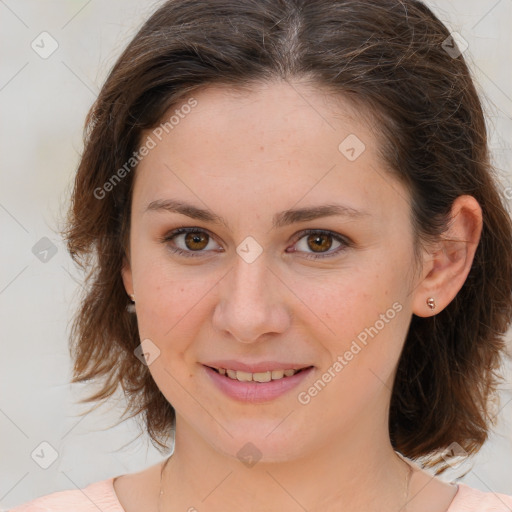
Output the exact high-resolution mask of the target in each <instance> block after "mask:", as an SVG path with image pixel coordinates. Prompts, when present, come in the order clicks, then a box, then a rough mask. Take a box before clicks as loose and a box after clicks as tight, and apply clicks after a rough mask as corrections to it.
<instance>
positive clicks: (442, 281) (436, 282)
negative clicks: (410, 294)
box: [412, 195, 483, 317]
mask: <svg viewBox="0 0 512 512" xmlns="http://www.w3.org/2000/svg"><path fill="white" fill-rule="evenodd" d="M482 224H483V221H482V209H481V207H480V205H479V204H478V201H477V200H476V199H475V198H474V197H472V196H469V195H463V196H459V197H458V198H457V199H456V200H455V201H454V203H453V205H452V209H451V221H450V223H449V227H448V229H447V231H445V232H444V233H443V235H442V238H441V239H440V240H439V241H438V242H437V243H436V244H435V245H434V247H433V250H432V248H431V250H430V251H429V253H428V254H425V258H424V265H423V272H422V277H421V280H420V282H419V284H417V286H416V288H415V290H414V298H413V303H412V305H413V308H412V311H413V313H414V314H415V315H417V316H420V317H427V316H432V315H435V314H437V313H439V312H440V311H442V310H443V309H444V308H445V307H446V306H447V305H448V304H449V303H450V302H451V301H452V300H453V299H454V298H455V296H456V295H457V293H458V292H459V290H460V289H461V288H462V286H463V285H464V282H465V281H466V278H467V276H468V274H469V271H470V270H471V265H472V264H473V258H474V256H475V252H476V248H477V246H478V242H479V241H480V235H481V232H482ZM429 297H432V298H434V300H435V308H434V309H433V310H431V308H430V307H429V306H428V305H427V302H426V301H427V299H428V298H429Z"/></svg>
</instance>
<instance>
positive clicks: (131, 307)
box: [126, 293, 135, 313]
mask: <svg viewBox="0 0 512 512" xmlns="http://www.w3.org/2000/svg"><path fill="white" fill-rule="evenodd" d="M130 299H131V300H132V302H131V304H128V305H127V306H126V311H128V313H135V295H134V294H133V293H130Z"/></svg>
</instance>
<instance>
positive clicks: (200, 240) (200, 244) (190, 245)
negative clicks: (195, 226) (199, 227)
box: [184, 231, 209, 251]
mask: <svg viewBox="0 0 512 512" xmlns="http://www.w3.org/2000/svg"><path fill="white" fill-rule="evenodd" d="M208 239H209V236H208V235H207V234H206V233H204V232H202V231H201V232H195V233H186V235H185V239H184V240H185V246H186V247H187V249H190V250H191V251H200V250H202V249H204V248H205V247H206V246H207V245H208Z"/></svg>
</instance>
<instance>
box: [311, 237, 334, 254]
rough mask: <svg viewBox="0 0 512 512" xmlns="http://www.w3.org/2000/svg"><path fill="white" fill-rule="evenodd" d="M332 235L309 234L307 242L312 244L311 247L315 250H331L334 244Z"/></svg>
mask: <svg viewBox="0 0 512 512" xmlns="http://www.w3.org/2000/svg"><path fill="white" fill-rule="evenodd" d="M331 239H332V235H326V234H319V235H309V236H308V238H307V243H308V244H310V245H309V247H310V248H311V249H312V250H313V251H315V252H324V250H329V249H330V248H331V246H332V240H331Z"/></svg>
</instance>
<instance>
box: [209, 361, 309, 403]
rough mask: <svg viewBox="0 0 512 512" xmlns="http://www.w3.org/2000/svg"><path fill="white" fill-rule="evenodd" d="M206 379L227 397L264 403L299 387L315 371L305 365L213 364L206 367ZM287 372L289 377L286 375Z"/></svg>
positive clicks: (268, 363)
mask: <svg viewBox="0 0 512 512" xmlns="http://www.w3.org/2000/svg"><path fill="white" fill-rule="evenodd" d="M202 366H203V368H204V369H205V370H206V372H205V373H206V375H207V376H209V378H210V379H211V382H213V383H214V384H215V385H216V387H217V388H218V389H219V390H220V391H222V392H223V393H224V394H225V395H227V396H229V397H230V398H232V399H235V400H237V401H241V402H252V403H263V402H267V401H269V400H273V399H275V398H277V397H279V396H281V395H283V394H285V393H287V392H288V391H290V390H291V389H293V388H295V387H296V386H298V385H299V384H300V383H301V382H303V381H304V379H307V378H308V376H309V375H310V374H311V372H313V370H314V367H313V366H311V365H309V366H307V365H304V364H302V363H283V362H279V361H265V362H261V363H256V364H247V363H241V362H239V361H212V362H209V363H208V364H203V365H202ZM285 372H286V374H285Z"/></svg>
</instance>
